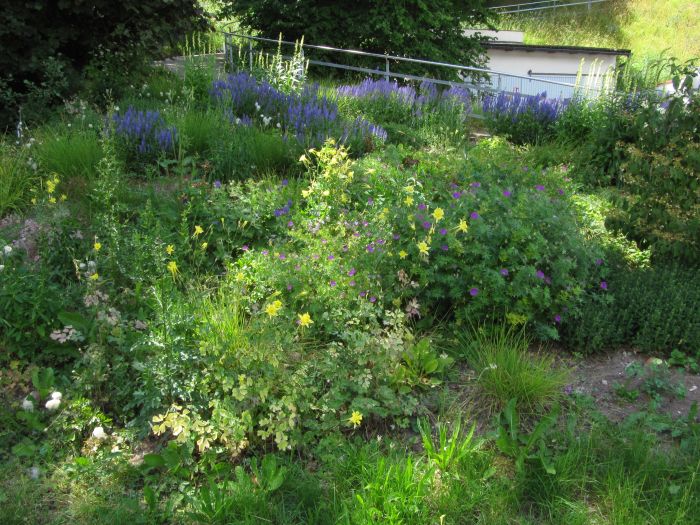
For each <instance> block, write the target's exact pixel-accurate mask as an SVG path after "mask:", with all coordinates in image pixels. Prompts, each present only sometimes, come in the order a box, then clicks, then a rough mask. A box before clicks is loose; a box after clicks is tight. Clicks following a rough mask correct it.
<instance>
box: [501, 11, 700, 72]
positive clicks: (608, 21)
mask: <svg viewBox="0 0 700 525" xmlns="http://www.w3.org/2000/svg"><path fill="white" fill-rule="evenodd" d="M541 13H543V14H536V13H528V14H521V15H507V16H504V17H503V18H502V19H501V21H500V22H499V23H498V27H499V28H500V29H515V30H521V31H524V32H525V41H526V42H527V43H529V44H550V45H580V46H597V47H614V48H628V49H631V50H632V52H633V53H634V55H635V57H636V58H638V59H645V58H648V59H651V58H656V57H658V56H660V55H662V54H665V55H666V56H675V57H677V58H679V59H681V60H688V59H690V58H693V57H700V40H698V38H697V34H698V29H700V5H699V4H698V2H697V0H665V1H664V2H659V1H656V0H621V1H617V0H612V1H610V2H606V3H602V4H597V5H594V6H593V8H592V9H591V10H590V11H589V10H588V9H587V8H586V7H585V6H582V7H581V8H579V7H571V8H565V9H556V10H548V11H542V12H541ZM664 52H665V53H664Z"/></svg>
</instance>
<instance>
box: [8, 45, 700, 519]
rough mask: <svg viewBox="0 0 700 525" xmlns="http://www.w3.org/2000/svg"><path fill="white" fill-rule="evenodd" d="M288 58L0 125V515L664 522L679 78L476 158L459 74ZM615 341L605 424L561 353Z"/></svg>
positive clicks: (533, 124)
mask: <svg viewBox="0 0 700 525" xmlns="http://www.w3.org/2000/svg"><path fill="white" fill-rule="evenodd" d="M297 51H298V49H297ZM303 64H304V60H303V58H302V57H301V55H300V53H299V52H298V53H297V55H296V57H295V58H293V59H292V60H291V61H290V62H288V63H287V62H285V59H283V58H282V57H281V55H280V56H277V57H276V58H273V59H267V58H264V57H259V58H258V59H256V61H255V63H254V66H255V67H253V68H252V70H251V71H248V72H245V71H242V70H241V69H244V67H245V63H244V62H242V61H241V62H239V64H238V66H239V70H236V71H230V72H227V74H221V73H219V72H217V70H216V69H215V65H214V63H213V61H211V60H209V59H208V58H206V57H191V58H189V59H188V60H187V62H186V65H185V67H184V72H183V75H182V76H177V75H173V74H170V73H167V72H165V71H162V70H158V71H152V72H150V73H149V74H148V77H147V79H146V80H145V81H144V82H143V83H141V82H139V83H137V84H134V85H133V86H132V85H127V86H126V87H125V88H124V89H123V91H120V92H119V94H117V93H116V92H115V93H114V94H113V98H111V99H110V98H109V97H105V98H103V99H102V101H104V100H108V101H107V104H106V106H107V107H106V109H105V107H104V106H103V105H101V104H94V103H90V102H88V101H82V100H80V99H74V100H71V101H69V102H67V103H65V104H64V106H63V108H62V109H61V110H60V111H59V112H58V114H57V116H56V118H55V119H52V120H51V121H50V122H47V123H46V124H44V125H42V126H36V127H31V128H29V129H27V128H22V129H21V130H19V131H20V133H19V134H14V135H7V136H5V137H4V141H3V145H2V149H1V150H0V155H2V157H1V158H0V170H1V171H0V177H2V183H3V185H2V186H1V187H2V191H0V198H1V199H2V200H0V206H2V207H1V208H0V349H2V350H3V352H2V355H1V356H0V364H1V365H2V366H0V407H2V408H0V462H1V463H0V479H1V480H2V481H0V521H1V522H2V523H10V524H12V523H27V522H29V523H91V524H92V523H120V522H133V523H183V524H190V523H219V524H228V523H250V524H253V523H260V522H261V521H262V522H271V523H282V524H302V523H303V524H309V523H317V524H326V523H328V524H331V523H349V524H358V525H359V524H362V525H365V524H367V523H380V522H381V523H393V524H397V525H398V524H400V523H401V524H409V523H410V524H414V523H415V524H424V523H440V524H451V523H455V524H457V523H483V524H494V525H495V524H502V523H533V524H534V523H538V524H539V523H548V524H562V525H563V524H567V525H568V524H572V523H573V524H576V523H581V524H583V523H624V524H627V523H635V524H636V523H663V524H674V525H676V524H685V523H688V524H691V523H693V520H694V518H695V515H694V514H693V513H694V511H695V509H696V508H697V507H698V506H699V505H700V480H698V474H699V473H698V458H699V457H700V423H699V422H698V419H697V404H690V403H688V405H687V407H686V409H685V410H684V413H682V414H680V415H679V414H678V413H676V412H675V410H674V413H673V414H668V413H666V412H664V408H663V407H664V403H665V402H671V401H674V402H676V401H679V400H683V399H685V398H686V396H688V397H691V396H693V395H695V394H694V389H692V387H689V384H690V383H689V384H684V383H683V382H682V381H679V380H678V379H676V378H677V376H676V375H674V374H679V373H683V374H685V373H694V372H697V363H698V359H700V356H698V354H697V349H698V348H699V347H700V346H699V344H700V334H699V333H698V332H697V323H696V322H694V321H695V319H696V318H697V316H698V312H696V310H697V308H698V304H700V300H699V298H698V290H700V283H698V279H697V277H696V276H695V273H696V271H695V270H696V267H695V266H694V265H695V263H696V261H697V259H696V258H695V254H696V253H697V252H696V248H697V247H696V246H695V245H694V244H693V236H694V233H693V232H694V231H695V230H693V227H694V226H693V224H694V223H693V222H692V221H693V220H694V215H693V212H692V210H693V206H696V205H697V201H695V202H693V199H692V198H691V197H688V195H689V194H690V192H691V191H692V190H693V189H694V182H693V181H694V180H695V179H694V178H693V177H694V176H695V173H696V170H695V167H694V164H692V162H694V161H693V158H692V155H688V156H687V157H686V156H684V155H685V153H687V152H688V151H689V152H691V153H692V152H693V151H694V150H693V147H694V146H693V144H694V143H695V142H696V139H697V137H696V136H695V132H696V131H697V129H696V128H697V116H696V113H697V111H696V106H697V104H696V102H697V99H696V97H697V95H694V94H691V93H689V92H688V91H681V92H680V93H679V94H678V95H676V96H674V97H672V98H670V99H667V100H656V99H654V98H650V97H646V98H642V97H641V96H638V97H637V98H633V99H632V100H631V103H630V104H624V103H623V100H624V99H610V100H608V101H606V102H605V103H602V104H600V105H589V104H588V103H587V102H586V101H583V100H576V101H572V102H571V103H569V104H568V105H566V107H564V106H563V105H562V107H557V108H554V109H555V111H552V107H550V105H549V101H548V100H547V99H544V98H538V99H536V100H535V101H534V102H533V101H529V100H525V101H520V102H523V104H522V105H521V104H520V103H519V104H518V105H517V106H515V109H514V106H513V105H512V104H511V102H512V101H509V100H504V101H501V102H498V100H496V101H495V102H494V103H493V104H492V105H490V106H489V108H490V109H489V111H491V112H492V113H493V115H492V117H493V119H492V122H493V123H497V122H498V121H499V120H500V122H501V125H502V129H500V132H502V133H503V134H506V135H507V136H508V137H509V138H510V140H511V142H517V143H518V144H517V145H513V144H512V143H511V142H509V141H508V140H507V139H506V138H504V137H492V138H489V139H483V140H480V141H479V142H478V143H476V144H473V143H471V142H470V131H471V130H472V129H471V126H472V125H473V124H472V123H471V121H470V120H469V115H470V112H471V111H472V109H473V103H474V100H473V97H472V94H471V93H469V92H468V91H466V90H462V89H458V88H450V89H441V88H440V87H439V86H435V85H433V84H429V83H424V84H422V85H413V84H397V83H392V82H388V81H369V80H366V81H362V82H360V83H357V84H344V85H340V86H336V85H334V84H331V83H330V82H327V83H326V84H325V85H324V86H323V87H322V88H320V87H318V86H315V85H312V84H309V82H308V78H307V77H306V73H305V70H304V69H303V67H302V66H303ZM248 66H249V63H248ZM228 73H230V74H228ZM99 78H101V79H103V77H99ZM103 80H104V79H103ZM680 80H684V78H683V77H682V76H681V75H680V74H679V81H680ZM652 101H653V103H652ZM657 102H663V103H664V105H663V106H657V104H656V103H657ZM666 102H667V103H668V105H666ZM521 108H522V110H521ZM543 115H544V116H543ZM542 116H543V117H542ZM540 117H542V118H540ZM604 120H607V121H609V122H611V123H612V124H611V125H610V127H603V128H602V129H601V128H600V127H599V124H600V123H601V122H602V121H604ZM645 121H649V122H653V123H654V126H655V127H656V128H664V129H666V131H667V133H666V134H665V135H664V138H661V137H656V136H651V134H650V132H649V131H647V129H646V127H645V126H644V122H645ZM506 122H510V123H511V125H510V126H507V125H505V123H506ZM494 125H495V124H494ZM574 141H576V143H577V144H580V147H579V151H574V150H573V148H572V147H571V143H572V142H574ZM602 144H611V145H612V149H609V150H607V153H605V154H604V153H603V150H604V148H603V146H602ZM593 151H599V152H601V154H600V155H593V154H591V152H593ZM586 152H588V153H586ZM585 155H589V157H588V160H589V163H588V164H584V162H583V159H584V158H585ZM606 155H609V156H611V157H614V161H611V160H610V157H607V156H606ZM664 159H667V160H664ZM646 173H649V176H647V175H646ZM669 176H672V177H673V181H674V182H673V184H672V185H670V184H662V183H661V182H660V180H666V179H667V177H669ZM5 181H8V184H7V185H5ZM5 188H8V190H5ZM681 194H683V198H684V199H685V200H682V199H681V198H680V197H679V196H680V195H681ZM660 196H663V197H660ZM624 203H629V204H630V205H629V206H627V205H624ZM648 210H652V211H654V212H655V213H656V215H654V214H651V215H650V214H648V213H647V211H648ZM669 216H671V217H672V218H673V220H669V219H668V217H669ZM613 226H615V227H614V228H613ZM631 226H634V228H636V229H633V228H631ZM660 230H664V231H665V232H671V231H672V235H671V236H670V237H664V236H662V235H660V234H659V233H658V232H659V231H660ZM649 232H652V233H653V232H656V234H655V235H651V234H649ZM669 240H670V241H673V242H671V243H669ZM555 345H556V346H555ZM627 345H632V346H634V347H635V348H639V349H643V350H646V351H648V352H650V353H654V354H657V355H658V357H657V358H655V359H650V360H648V361H647V362H646V363H645V364H643V365H640V364H633V365H630V366H628V367H627V368H626V369H625V372H626V374H625V377H621V378H620V381H618V382H617V383H615V384H614V385H612V384H611V385H609V389H610V391H611V393H612V394H614V396H615V399H617V400H618V401H619V402H620V403H632V402H635V401H636V400H638V399H647V398H648V399H649V400H650V405H649V407H648V408H643V409H642V410H641V411H636V412H635V411H633V410H632V408H629V411H630V413H629V414H627V416H626V417H622V418H619V419H618V420H616V421H613V420H611V419H608V417H607V416H606V413H605V412H603V410H604V408H603V407H602V406H601V405H600V403H599V398H597V397H595V395H596V392H595V391H590V390H589V391H587V390H585V389H583V388H581V386H580V379H581V378H580V377H579V376H578V370H577V368H578V364H579V362H578V361H577V359H578V360H580V359H583V357H581V356H584V355H587V354H593V353H599V352H602V351H603V350H605V349H608V348H611V347H619V346H627ZM569 350H573V351H575V352H576V355H578V356H579V357H577V358H576V357H573V356H572V354H571V353H570V352H568V351H569ZM572 368H574V369H572ZM681 370H683V371H684V372H680V371H681ZM586 392H589V394H587V393H586Z"/></svg>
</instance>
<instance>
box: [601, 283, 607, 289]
mask: <svg viewBox="0 0 700 525" xmlns="http://www.w3.org/2000/svg"><path fill="white" fill-rule="evenodd" d="M600 288H601V289H602V290H607V289H608V283H607V282H606V281H601V282H600Z"/></svg>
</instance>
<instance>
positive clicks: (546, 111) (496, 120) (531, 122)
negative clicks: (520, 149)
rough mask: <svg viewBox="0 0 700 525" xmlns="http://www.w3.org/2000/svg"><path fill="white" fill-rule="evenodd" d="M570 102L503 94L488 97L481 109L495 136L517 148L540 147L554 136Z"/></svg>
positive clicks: (544, 97)
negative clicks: (538, 144)
mask: <svg viewBox="0 0 700 525" xmlns="http://www.w3.org/2000/svg"><path fill="white" fill-rule="evenodd" d="M569 102H570V100H569V99H551V98H547V93H541V94H539V95H534V96H533V95H522V94H521V93H515V94H511V93H505V92H500V93H498V94H497V95H490V94H489V95H485V97H484V101H483V106H482V109H483V112H484V115H485V116H486V124H487V126H488V128H489V129H490V130H491V131H492V132H494V133H498V134H500V135H503V136H504V137H507V138H508V139H509V140H511V141H512V142H513V143H514V144H537V143H539V142H541V141H543V140H547V139H549V138H551V137H553V136H554V132H555V124H556V121H557V118H558V117H559V116H560V115H561V114H562V113H564V112H565V110H566V108H567V106H568V105H569Z"/></svg>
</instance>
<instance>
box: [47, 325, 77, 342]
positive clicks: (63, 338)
mask: <svg viewBox="0 0 700 525" xmlns="http://www.w3.org/2000/svg"><path fill="white" fill-rule="evenodd" d="M49 337H51V339H53V340H54V341H58V342H59V343H61V344H65V343H67V342H69V341H71V342H81V341H84V340H85V338H84V337H83V334H81V333H80V332H79V331H78V330H76V329H75V328H73V327H72V326H71V325H66V326H65V327H63V330H54V331H53V332H51V335H50V336H49Z"/></svg>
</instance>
